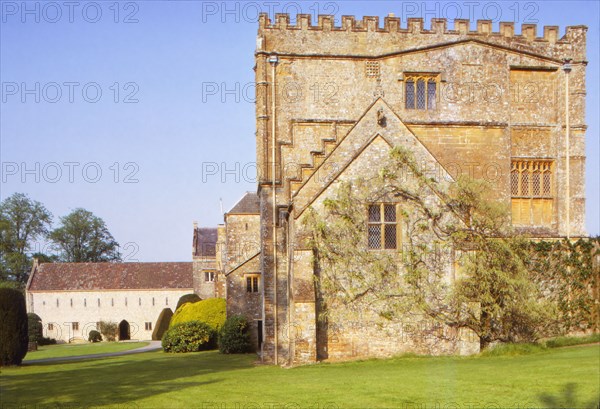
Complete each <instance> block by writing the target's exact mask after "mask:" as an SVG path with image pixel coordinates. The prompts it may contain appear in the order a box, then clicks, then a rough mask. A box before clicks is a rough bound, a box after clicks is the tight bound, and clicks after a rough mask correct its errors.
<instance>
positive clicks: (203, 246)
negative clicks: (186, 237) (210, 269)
mask: <svg viewBox="0 0 600 409" xmlns="http://www.w3.org/2000/svg"><path fill="white" fill-rule="evenodd" d="M217 238H218V235H217V229H216V228H203V227H196V228H195V229H194V243H193V249H194V254H193V256H194V257H215V256H216V254H217Z"/></svg>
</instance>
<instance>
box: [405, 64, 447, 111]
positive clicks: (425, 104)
mask: <svg viewBox="0 0 600 409" xmlns="http://www.w3.org/2000/svg"><path fill="white" fill-rule="evenodd" d="M403 81H404V108H406V109H409V110H415V111H434V110H436V109H437V105H438V97H439V89H440V85H439V84H440V82H441V74H440V73H439V72H405V73H404V78H403ZM409 84H410V85H411V86H410V87H409ZM420 84H423V86H422V88H420ZM409 96H412V98H409ZM419 97H420V98H419ZM420 101H422V104H421V103H420Z"/></svg>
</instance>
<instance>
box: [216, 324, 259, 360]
mask: <svg viewBox="0 0 600 409" xmlns="http://www.w3.org/2000/svg"><path fill="white" fill-rule="evenodd" d="M248 329H249V326H248V321H246V318H244V317H242V316H239V315H236V316H233V317H229V318H227V321H225V324H223V327H222V328H221V331H220V332H219V351H221V353H223V354H244V353H246V352H250V351H251V350H252V344H251V343H250V334H249V333H248Z"/></svg>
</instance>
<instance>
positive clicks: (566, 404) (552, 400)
mask: <svg viewBox="0 0 600 409" xmlns="http://www.w3.org/2000/svg"><path fill="white" fill-rule="evenodd" d="M539 398H540V402H541V403H542V404H543V405H544V407H546V408H552V409H554V408H565V409H566V408H582V409H584V408H585V409H600V395H599V396H598V398H596V399H594V400H592V401H590V402H581V401H580V399H578V398H577V385H576V384H574V383H568V384H566V385H565V386H564V387H563V390H562V393H561V394H558V395H556V396H555V395H551V394H549V393H543V394H541V395H540V396H539Z"/></svg>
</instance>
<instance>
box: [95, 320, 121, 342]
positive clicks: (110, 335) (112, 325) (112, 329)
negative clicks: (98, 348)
mask: <svg viewBox="0 0 600 409" xmlns="http://www.w3.org/2000/svg"><path fill="white" fill-rule="evenodd" d="M98 330H99V331H100V333H101V334H102V335H104V338H106V340H107V341H111V342H112V341H114V340H116V339H117V333H118V332H119V326H118V325H117V323H116V322H109V321H100V322H99V323H98Z"/></svg>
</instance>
